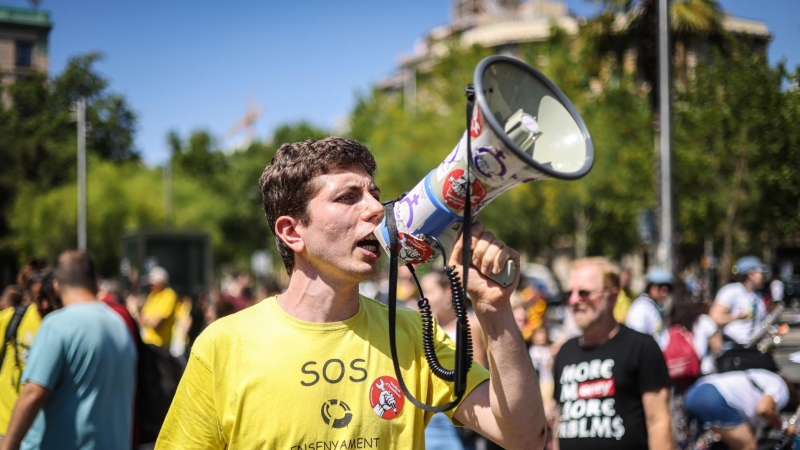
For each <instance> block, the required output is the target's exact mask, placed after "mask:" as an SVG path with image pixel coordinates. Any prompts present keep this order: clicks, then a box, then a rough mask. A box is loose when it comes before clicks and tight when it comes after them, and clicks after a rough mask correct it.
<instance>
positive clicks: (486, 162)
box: [472, 146, 507, 183]
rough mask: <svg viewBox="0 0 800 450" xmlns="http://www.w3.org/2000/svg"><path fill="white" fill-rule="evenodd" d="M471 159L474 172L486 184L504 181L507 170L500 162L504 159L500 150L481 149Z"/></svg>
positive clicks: (504, 155)
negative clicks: (480, 176) (475, 171)
mask: <svg viewBox="0 0 800 450" xmlns="http://www.w3.org/2000/svg"><path fill="white" fill-rule="evenodd" d="M472 159H473V163H474V164H475V170H477V171H478V173H479V174H480V175H482V176H483V178H485V179H486V181H487V182H492V183H501V182H504V181H505V175H506V172H507V170H506V165H505V164H504V163H503V161H502V160H503V159H506V154H505V153H503V151H502V150H499V149H498V150H495V149H494V148H493V147H491V146H487V147H481V148H479V149H477V150H476V151H475V154H474V155H473V157H472Z"/></svg>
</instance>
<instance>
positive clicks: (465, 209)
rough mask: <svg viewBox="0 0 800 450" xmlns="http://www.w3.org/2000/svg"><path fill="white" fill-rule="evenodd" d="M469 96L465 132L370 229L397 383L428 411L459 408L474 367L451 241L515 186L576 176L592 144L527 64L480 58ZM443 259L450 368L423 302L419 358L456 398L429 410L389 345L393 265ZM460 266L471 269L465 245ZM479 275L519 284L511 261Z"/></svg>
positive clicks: (585, 167) (569, 108) (586, 166)
mask: <svg viewBox="0 0 800 450" xmlns="http://www.w3.org/2000/svg"><path fill="white" fill-rule="evenodd" d="M467 98H468V103H467V130H466V131H465V132H464V135H463V136H462V137H461V140H460V141H459V142H458V144H457V145H456V147H455V148H454V149H453V151H452V152H450V154H449V155H447V157H446V158H445V159H444V161H442V163H441V164H439V167H437V168H435V169H433V170H432V171H431V172H430V173H428V175H426V176H425V178H423V179H422V181H420V182H419V183H418V184H417V185H416V186H414V188H413V189H411V190H410V191H409V192H408V193H407V194H405V195H404V196H403V197H401V198H400V199H398V200H396V201H391V202H387V203H386V207H385V209H386V214H385V215H384V219H383V221H382V222H381V224H380V226H379V227H378V228H376V230H375V236H376V238H377V239H378V241H380V243H381V247H383V249H384V250H386V252H387V253H388V254H389V260H390V263H389V298H388V303H389V308H388V310H389V346H390V349H391V354H392V360H393V362H394V368H395V374H396V376H397V381H398V383H399V384H400V387H401V389H402V391H403V393H404V394H405V395H406V398H407V399H408V400H409V401H410V402H411V403H412V404H414V405H415V406H417V407H418V408H421V409H424V410H425V411H433V412H440V411H446V410H448V409H452V408H454V407H456V406H457V405H458V402H459V401H460V399H461V398H462V396H463V395H464V393H465V390H466V387H467V373H468V372H469V367H470V364H471V362H472V350H471V346H472V344H471V339H470V336H469V328H468V323H467V314H466V309H465V306H464V305H465V302H464V299H465V293H464V291H465V289H466V285H467V277H468V272H469V271H463V273H462V276H463V278H464V280H463V285H462V284H461V281H460V280H459V279H458V275H457V274H455V271H456V269H455V266H449V267H448V266H447V256H449V255H450V253H451V251H452V250H453V247H454V245H455V240H456V238H457V237H458V234H459V233H460V232H461V231H462V229H463V231H464V235H465V236H466V237H467V238H468V236H469V227H470V224H471V220H472V217H473V216H474V215H475V214H477V213H478V212H480V211H481V210H482V209H483V208H484V207H486V205H488V204H489V202H491V201H492V200H494V199H495V198H497V197H498V196H499V195H500V194H502V193H503V192H505V191H507V190H509V189H511V188H512V187H514V186H516V185H518V184H521V183H526V182H529V181H537V180H542V179H545V178H549V177H555V178H560V179H565V180H574V179H578V178H580V177H582V176H584V175H586V174H587V173H588V172H589V170H590V169H591V168H592V163H593V162H594V147H593V146H592V140H591V137H590V136H589V132H588V130H587V129H586V124H584V122H583V119H581V117H580V115H579V114H578V112H577V111H576V110H575V107H574V106H573V105H572V103H570V101H569V100H568V99H567V97H566V96H565V95H564V94H563V93H562V92H561V91H560V90H559V89H558V88H557V87H556V86H555V85H554V84H553V83H552V82H551V81H550V80H548V79H547V78H546V77H545V76H544V75H542V74H541V73H539V72H538V71H536V70H534V69H533V68H531V67H529V66H527V65H526V64H524V63H522V62H520V61H518V60H516V59H513V58H508V57H504V56H491V57H489V58H486V59H484V60H483V61H481V62H480V63H479V64H478V67H477V68H476V69H475V76H474V81H473V84H472V85H470V87H468V88H467ZM466 242H468V241H466ZM440 255H441V256H443V257H444V258H443V259H444V260H445V261H444V263H445V266H446V268H445V272H446V273H447V276H448V278H449V279H450V287H451V291H452V303H453V308H454V309H455V310H456V317H457V330H456V355H455V368H454V369H453V370H448V369H445V368H444V367H442V366H441V364H440V363H439V361H438V358H437V356H436V352H435V350H434V347H435V345H434V341H433V328H434V327H433V321H432V317H431V313H430V307H429V306H428V304H427V299H425V298H424V296H423V297H422V298H421V299H420V301H419V303H418V305H419V309H420V315H421V317H422V333H423V348H424V351H425V358H426V360H427V361H428V365H429V367H430V369H431V372H432V373H433V374H434V375H435V376H437V377H439V378H441V379H443V380H445V381H452V382H454V390H453V393H454V395H455V399H454V400H452V401H450V402H449V403H447V404H445V405H440V406H430V405H426V404H424V403H423V402H420V401H419V400H417V399H416V398H414V396H413V395H411V393H410V392H409V391H408V389H407V388H406V386H405V382H404V381H403V377H402V373H401V370H400V363H399V360H398V357H397V342H396V339H395V319H396V312H395V309H396V303H397V298H396V294H397V290H396V288H397V266H398V263H401V262H405V263H410V264H419V263H424V262H428V261H430V260H432V259H435V258H436V257H438V256H440ZM462 262H463V264H464V265H466V264H469V263H470V251H469V249H468V248H466V247H465V251H464V254H463V255H462ZM485 275H487V276H488V277H490V278H492V279H494V280H495V281H497V282H498V283H500V284H501V285H503V286H508V285H510V284H511V283H513V281H514V279H515V277H516V272H515V267H514V263H513V261H509V264H508V265H507V266H506V268H505V270H504V271H503V272H501V273H500V274H498V275H493V274H485ZM418 287H419V288H420V291H421V290H422V289H421V286H419V285H418ZM420 293H421V292H420Z"/></svg>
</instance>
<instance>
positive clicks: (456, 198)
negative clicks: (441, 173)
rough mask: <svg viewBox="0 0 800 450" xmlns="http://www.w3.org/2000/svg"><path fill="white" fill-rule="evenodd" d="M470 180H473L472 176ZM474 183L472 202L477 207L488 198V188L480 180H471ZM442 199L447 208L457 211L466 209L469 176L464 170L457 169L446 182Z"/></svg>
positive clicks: (443, 186)
mask: <svg viewBox="0 0 800 450" xmlns="http://www.w3.org/2000/svg"><path fill="white" fill-rule="evenodd" d="M470 178H472V177H471V176H470ZM470 181H471V182H472V192H471V193H472V195H471V197H470V201H471V202H472V204H473V205H477V204H478V203H480V202H481V201H483V199H484V198H485V197H486V188H485V187H484V186H483V183H481V182H480V181H478V180H475V179H473V180H470ZM442 197H443V199H444V202H445V203H446V204H447V206H449V207H451V208H453V209H454V210H456V211H460V210H463V209H464V203H465V199H466V197H467V175H466V173H464V170H463V169H455V170H453V171H452V172H450V174H448V175H447V178H446V179H445V180H444V184H443V185H442Z"/></svg>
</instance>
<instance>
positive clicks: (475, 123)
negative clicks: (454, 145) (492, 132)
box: [469, 108, 483, 139]
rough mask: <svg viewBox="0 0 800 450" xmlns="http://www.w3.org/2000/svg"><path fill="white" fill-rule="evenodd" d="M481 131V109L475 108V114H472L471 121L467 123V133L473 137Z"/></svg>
mask: <svg viewBox="0 0 800 450" xmlns="http://www.w3.org/2000/svg"><path fill="white" fill-rule="evenodd" d="M482 132H483V118H482V117H481V109H480V108H475V114H473V115H472V121H471V122H470V124H469V134H470V136H472V137H473V139H474V138H476V137H478V136H480V135H481V133H482Z"/></svg>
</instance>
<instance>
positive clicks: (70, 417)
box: [0, 251, 136, 450]
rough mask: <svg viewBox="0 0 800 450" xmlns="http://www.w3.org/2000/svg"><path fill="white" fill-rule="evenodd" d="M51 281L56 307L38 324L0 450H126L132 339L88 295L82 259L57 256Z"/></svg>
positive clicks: (90, 288)
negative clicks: (57, 298)
mask: <svg viewBox="0 0 800 450" xmlns="http://www.w3.org/2000/svg"><path fill="white" fill-rule="evenodd" d="M54 285H55V287H56V290H57V292H59V293H60V295H61V300H62V302H63V304H64V308H62V309H60V310H58V311H55V312H53V313H51V314H49V315H48V316H47V317H46V318H45V320H43V321H42V326H41V328H39V332H38V333H37V335H36V338H35V340H34V342H33V346H32V347H31V351H30V355H29V356H28V364H27V366H26V367H25V371H24V372H23V374H22V382H23V383H25V387H24V388H23V389H22V392H21V393H20V396H19V400H18V401H17V404H16V406H15V407H14V412H13V413H12V415H11V422H10V423H9V426H8V433H7V434H6V436H5V439H4V440H3V442H2V444H0V450H6V449H15V448H18V447H19V446H20V444H21V448H23V449H39V448H41V449H65V450H66V449H104V448H126V447H130V445H131V442H132V434H131V433H132V429H133V401H134V389H135V371H136V350H135V347H134V344H133V340H132V339H131V337H130V335H129V333H128V330H127V328H126V326H125V323H124V322H123V320H122V319H121V318H120V317H119V315H117V314H116V313H115V312H114V311H113V310H111V308H109V307H108V306H107V305H106V304H104V303H102V302H98V301H96V300H95V294H96V293H97V282H96V277H95V273H94V267H93V265H92V262H91V260H90V259H89V257H88V256H86V255H85V254H83V253H80V252H77V251H67V252H64V253H62V254H61V256H59V259H58V265H57V266H56V281H55V282H54ZM34 419H35V421H34ZM26 433H27V434H26ZM23 437H24V439H23Z"/></svg>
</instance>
